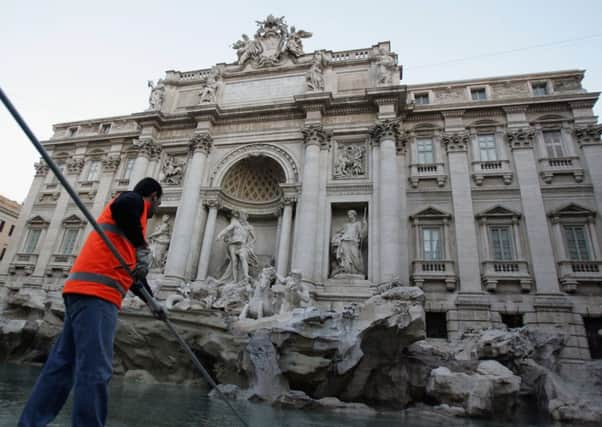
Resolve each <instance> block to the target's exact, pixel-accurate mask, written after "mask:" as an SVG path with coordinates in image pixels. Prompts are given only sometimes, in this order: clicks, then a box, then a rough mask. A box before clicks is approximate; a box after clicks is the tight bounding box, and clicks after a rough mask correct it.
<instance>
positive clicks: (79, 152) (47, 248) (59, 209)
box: [33, 148, 85, 276]
mask: <svg viewBox="0 0 602 427" xmlns="http://www.w3.org/2000/svg"><path fill="white" fill-rule="evenodd" d="M83 150H85V148H80V149H76V152H75V156H74V157H72V158H70V159H69V160H68V161H67V167H66V170H65V172H66V175H65V178H66V179H67V182H69V184H70V185H71V187H74V188H75V183H76V181H77V178H78V177H79V175H80V173H81V171H82V169H83V167H84V158H83V154H84V153H83ZM70 200H71V197H70V196H69V193H67V191H66V190H64V189H62V190H61V194H60V196H59V198H58V200H57V202H56V207H55V208H54V212H53V213H52V219H51V220H50V225H49V226H48V230H47V232H46V235H45V236H44V240H43V241H42V242H40V243H39V244H38V245H39V246H38V247H39V248H40V250H39V256H38V262H37V264H36V268H35V270H34V271H33V275H34V276H42V275H43V274H44V271H45V269H46V266H47V264H48V261H49V260H50V257H51V256H52V255H53V254H54V252H55V249H56V246H57V242H58V241H59V239H60V233H61V231H62V228H63V227H62V224H63V220H64V219H65V212H66V211H67V205H68V204H69V201H70Z"/></svg>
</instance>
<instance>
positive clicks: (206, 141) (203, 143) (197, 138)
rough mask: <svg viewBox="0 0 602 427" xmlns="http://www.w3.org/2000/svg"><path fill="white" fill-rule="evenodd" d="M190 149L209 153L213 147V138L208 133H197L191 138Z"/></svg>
mask: <svg viewBox="0 0 602 427" xmlns="http://www.w3.org/2000/svg"><path fill="white" fill-rule="evenodd" d="M189 146H190V151H192V152H193V153H194V152H197V151H198V152H201V153H204V154H209V153H210V152H211V147H213V138H212V137H211V135H209V134H208V133H197V134H195V135H193V137H192V138H191V139H190V143H189Z"/></svg>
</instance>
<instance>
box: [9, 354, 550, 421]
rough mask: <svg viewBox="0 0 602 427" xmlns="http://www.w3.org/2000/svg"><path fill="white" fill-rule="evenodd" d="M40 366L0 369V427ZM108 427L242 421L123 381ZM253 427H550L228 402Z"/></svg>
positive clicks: (187, 393)
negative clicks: (293, 408) (338, 412)
mask: <svg viewBox="0 0 602 427" xmlns="http://www.w3.org/2000/svg"><path fill="white" fill-rule="evenodd" d="M39 369H40V368H38V367H33V366H23V365H13V364H0V427H5V426H6V427H8V426H10V427H14V426H15V425H16V424H17V419H18V416H19V414H20V411H21V409H22V407H23V405H24V403H25V400H26V399H27V396H28V393H29V391H30V390H31V387H32V386H33V384H34V382H35V380H36V377H37V374H38V372H39ZM110 399H111V400H110V403H109V418H108V422H107V426H109V427H126V426H127V427H142V426H144V427H167V426H170V427H172V426H177V427H193V426H194V427H199V426H212V427H226V426H228V427H229V426H239V425H240V422H239V421H238V420H237V418H236V417H235V416H234V415H232V413H231V412H230V409H229V408H228V407H227V406H226V405H225V404H224V403H223V402H221V401H219V400H216V399H210V398H209V397H208V396H207V393H206V391H205V390H204V389H203V388H201V387H198V386H183V385H174V384H154V385H145V384H138V383H130V382H125V381H123V379H121V378H114V379H113V380H112V381H111V390H110ZM232 403H233V405H235V407H236V409H237V410H238V411H239V412H240V413H241V414H242V416H243V418H244V419H245V420H246V421H247V423H248V424H249V426H251V427H267V426H283V427H284V426H286V427H289V426H290V427H297V426H298V427H319V426H320V427H321V426H325V427H326V426H328V427H360V426H362V427H390V426H418V427H427V426H429V427H430V426H442V427H456V426H470V427H510V426H512V427H518V426H534V427H535V426H537V427H540V426H542V427H543V426H550V424H549V423H542V424H540V423H539V422H537V421H536V420H534V421H533V422H527V421H525V422H522V423H516V422H515V423H499V422H493V421H489V420H471V419H464V418H448V417H440V416H437V417H435V418H433V417H427V416H421V415H420V414H412V415H411V416H408V415H403V414H402V413H401V412H388V413H383V414H379V415H376V416H350V415H343V414H337V413H332V412H323V411H315V410H312V411H299V410H288V409H286V410H285V409H278V408H273V407H271V406H270V405H266V404H258V403H251V402H232ZM70 411H71V403H70V402H68V403H67V405H66V406H65V407H64V408H63V411H62V412H61V413H60V414H59V416H58V417H57V419H56V420H55V421H54V422H53V423H52V424H50V426H53V427H59V426H60V427H63V426H65V427H68V426H71V422H70V416H69V415H70Z"/></svg>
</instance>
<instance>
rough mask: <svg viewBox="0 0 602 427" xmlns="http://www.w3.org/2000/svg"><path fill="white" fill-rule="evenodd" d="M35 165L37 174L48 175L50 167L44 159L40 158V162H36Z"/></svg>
mask: <svg viewBox="0 0 602 427" xmlns="http://www.w3.org/2000/svg"><path fill="white" fill-rule="evenodd" d="M33 167H34V168H35V169H36V176H46V175H48V170H49V169H50V168H49V167H48V164H47V163H46V162H45V161H44V160H42V159H40V161H39V162H37V163H34V164H33Z"/></svg>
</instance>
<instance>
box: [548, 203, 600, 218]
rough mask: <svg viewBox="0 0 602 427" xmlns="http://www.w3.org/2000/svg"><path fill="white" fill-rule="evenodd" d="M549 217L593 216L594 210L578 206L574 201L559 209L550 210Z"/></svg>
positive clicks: (594, 214)
mask: <svg viewBox="0 0 602 427" xmlns="http://www.w3.org/2000/svg"><path fill="white" fill-rule="evenodd" d="M549 216H551V217H561V218H565V217H595V216H596V211H594V210H591V209H588V208H585V207H583V206H580V205H578V204H576V203H570V204H568V205H566V206H564V207H562V208H560V209H556V210H555V211H552V212H551V213H550V214H549Z"/></svg>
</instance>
